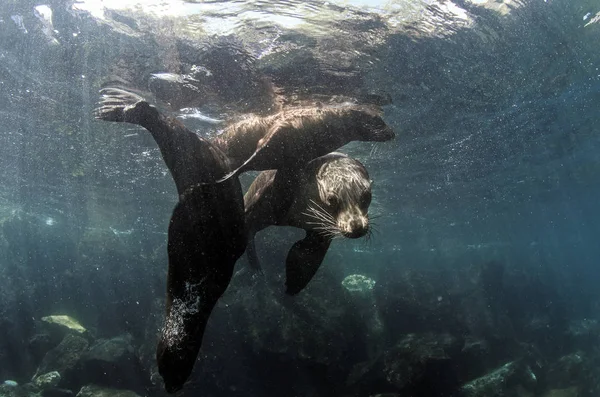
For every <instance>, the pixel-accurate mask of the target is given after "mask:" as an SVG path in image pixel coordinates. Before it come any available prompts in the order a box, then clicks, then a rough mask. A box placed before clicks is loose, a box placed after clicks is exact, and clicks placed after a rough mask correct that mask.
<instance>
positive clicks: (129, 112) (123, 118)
mask: <svg viewBox="0 0 600 397" xmlns="http://www.w3.org/2000/svg"><path fill="white" fill-rule="evenodd" d="M100 94H101V95H102V97H101V99H100V102H99V104H98V105H99V106H98V108H96V109H94V117H95V118H97V119H98V120H105V121H116V122H125V123H133V124H139V123H140V119H141V117H142V116H144V115H145V114H146V113H147V112H148V111H152V110H153V111H154V112H155V113H157V110H156V109H155V108H152V106H151V105H150V104H149V103H148V102H146V101H145V100H144V98H142V97H141V96H139V95H137V94H134V93H132V92H129V91H126V90H123V89H121V88H115V87H106V88H102V89H101V90H100Z"/></svg>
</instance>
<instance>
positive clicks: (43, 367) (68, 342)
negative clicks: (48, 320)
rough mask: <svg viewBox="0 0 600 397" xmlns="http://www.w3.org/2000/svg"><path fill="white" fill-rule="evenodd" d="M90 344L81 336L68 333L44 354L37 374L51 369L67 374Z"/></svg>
mask: <svg viewBox="0 0 600 397" xmlns="http://www.w3.org/2000/svg"><path fill="white" fill-rule="evenodd" d="M88 345H89V343H88V341H87V340H86V339H84V338H82V337H81V336H77V335H72V334H67V335H66V336H65V337H64V339H63V340H62V342H60V344H59V345H58V346H56V347H55V348H54V349H52V350H50V351H49V352H48V353H47V354H46V355H45V356H44V359H43V360H42V363H41V364H40V366H39V368H38V370H37V372H36V375H35V376H37V375H38V374H45V373H47V372H51V371H58V372H59V373H61V374H65V373H66V372H67V371H69V370H71V369H73V368H74V367H75V366H76V364H77V363H78V361H79V359H80V358H81V356H82V355H83V353H84V352H85V351H86V350H87V348H88Z"/></svg>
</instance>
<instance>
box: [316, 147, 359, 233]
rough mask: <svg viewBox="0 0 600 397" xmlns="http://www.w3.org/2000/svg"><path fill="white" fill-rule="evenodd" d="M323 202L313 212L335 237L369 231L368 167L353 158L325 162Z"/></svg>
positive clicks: (321, 172)
mask: <svg viewBox="0 0 600 397" xmlns="http://www.w3.org/2000/svg"><path fill="white" fill-rule="evenodd" d="M317 185H318V189H319V199H320V202H321V203H319V204H318V203H315V202H313V203H312V204H313V206H311V207H310V211H311V213H313V214H314V215H316V216H315V218H317V219H318V221H319V225H318V227H317V228H318V229H320V230H322V231H323V233H324V234H328V235H330V236H332V237H337V236H341V237H347V238H359V237H362V236H364V235H366V234H367V233H368V232H369V215H368V211H369V205H370V204H371V180H370V179H369V174H368V173H367V170H366V168H365V167H364V166H363V165H362V164H361V163H360V162H358V161H357V160H355V159H353V158H350V157H346V156H344V157H340V158H339V159H336V160H334V161H331V162H326V163H324V164H323V165H322V166H321V167H320V169H319V171H318V173H317Z"/></svg>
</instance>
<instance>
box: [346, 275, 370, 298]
mask: <svg viewBox="0 0 600 397" xmlns="http://www.w3.org/2000/svg"><path fill="white" fill-rule="evenodd" d="M342 286H343V287H344V288H346V290H348V291H349V292H356V293H363V294H365V293H369V292H370V291H371V290H372V289H373V288H374V287H375V280H373V279H371V278H369V277H366V276H363V275H361V274H351V275H349V276H347V277H346V278H344V280H342Z"/></svg>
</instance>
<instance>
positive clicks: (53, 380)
mask: <svg viewBox="0 0 600 397" xmlns="http://www.w3.org/2000/svg"><path fill="white" fill-rule="evenodd" d="M60 378H61V376H60V373H58V372H57V371H51V372H48V373H45V374H42V375H38V376H36V377H35V378H33V385H34V386H35V387H37V388H38V389H41V390H44V389H49V388H52V387H55V386H57V385H58V383H59V382H60Z"/></svg>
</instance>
